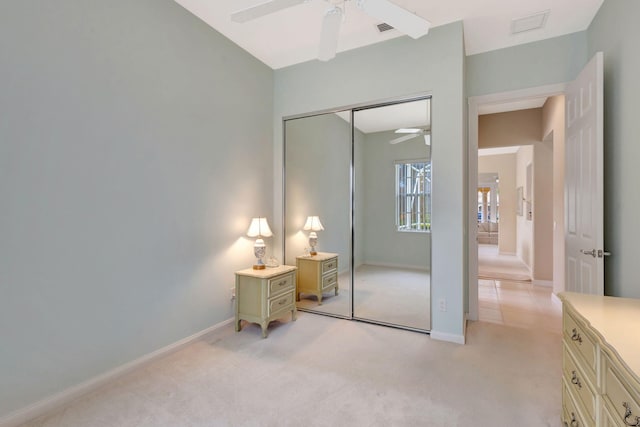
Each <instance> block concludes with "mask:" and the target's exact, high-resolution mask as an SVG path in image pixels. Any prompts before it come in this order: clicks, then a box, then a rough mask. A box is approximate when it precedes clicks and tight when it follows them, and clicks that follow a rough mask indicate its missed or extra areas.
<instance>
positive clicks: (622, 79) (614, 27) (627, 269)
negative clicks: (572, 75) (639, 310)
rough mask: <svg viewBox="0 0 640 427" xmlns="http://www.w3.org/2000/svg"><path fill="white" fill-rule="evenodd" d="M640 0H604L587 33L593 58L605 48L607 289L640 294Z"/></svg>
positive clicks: (612, 292) (625, 294)
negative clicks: (639, 141) (639, 223)
mask: <svg viewBox="0 0 640 427" xmlns="http://www.w3.org/2000/svg"><path fill="white" fill-rule="evenodd" d="M638 16H640V3H639V2H636V1H625V0H606V1H605V2H604V3H603V4H602V7H601V8H600V11H599V12H598V14H597V15H596V17H595V19H594V20H593V22H592V23H591V26H590V27H589V29H588V31H587V34H588V40H589V57H591V56H593V55H594V54H595V53H596V52H598V51H603V52H604V67H605V72H604V79H605V84H604V144H605V146H604V159H605V162H604V174H605V181H604V202H605V211H604V217H605V229H604V240H605V242H604V243H605V248H606V249H607V250H608V251H611V252H612V254H613V255H612V256H611V257H609V258H607V259H606V261H605V293H606V294H607V295H614V296H623V297H635V298H640V282H639V281H638V261H637V259H638V255H637V246H638V240H639V239H640V231H639V230H640V228H639V227H638V226H637V224H638V211H639V210H640V193H639V192H638V188H637V187H638V185H637V183H638V182H639V181H640V168H638V160H639V159H640V144H638V135H640V121H639V120H638V117H637V115H638V114H637V111H638V108H637V103H638V93H640V80H639V78H638V76H640V55H638V40H640V26H638V22H637V18H638Z"/></svg>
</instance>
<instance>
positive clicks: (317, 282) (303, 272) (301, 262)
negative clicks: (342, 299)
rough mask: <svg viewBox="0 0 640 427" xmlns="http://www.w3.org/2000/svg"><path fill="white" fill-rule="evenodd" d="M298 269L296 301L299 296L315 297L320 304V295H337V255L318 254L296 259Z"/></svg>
mask: <svg viewBox="0 0 640 427" xmlns="http://www.w3.org/2000/svg"><path fill="white" fill-rule="evenodd" d="M296 266H297V267H298V284H297V287H298V289H297V291H296V292H297V294H296V295H297V298H296V299H297V300H298V301H300V294H310V295H315V296H316V297H317V298H318V304H322V293H323V292H330V291H334V293H335V295H338V254H332V253H327V252H318V254H317V255H313V256H299V257H296Z"/></svg>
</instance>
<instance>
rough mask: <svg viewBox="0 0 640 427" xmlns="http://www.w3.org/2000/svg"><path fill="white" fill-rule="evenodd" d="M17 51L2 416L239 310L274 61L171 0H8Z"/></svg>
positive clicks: (6, 40) (6, 104)
mask: <svg viewBox="0 0 640 427" xmlns="http://www.w3.org/2000/svg"><path fill="white" fill-rule="evenodd" d="M0 52H1V54H0V94H1V95H0V200H1V202H0V236H1V237H0V295H1V296H0V339H1V342H2V343H1V345H0V378H1V380H0V418H1V417H2V416H3V415H6V414H8V413H10V412H12V411H14V410H17V409H19V408H22V407H24V406H26V405H28V404H31V403H33V402H35V401H38V400H40V399H42V398H44V397H46V396H50V395H52V394H54V393H57V392H60V391H61V390H64V389H66V388H68V387H70V386H72V385H75V384H78V383H80V382H82V381H85V380H88V379H90V378H92V377H94V376H96V375H98V374H100V373H103V372H105V371H108V370H110V369H112V368H114V367H116V366H119V365H121V364H123V363H126V362H129V361H131V360H133V359H135V358H137V357H140V356H142V355H145V354H148V353H150V352H152V351H154V350H156V349H159V348H161V347H163V346H166V345H168V344H170V343H173V342H176V341H177V340H180V339H182V338H185V337H188V336H190V335H192V334H194V333H196V332H198V331H201V330H203V329H205V328H207V327H209V326H211V325H214V324H216V323H218V322H221V321H223V320H226V319H228V318H230V317H231V316H232V313H233V312H232V305H231V302H230V300H229V288H230V287H231V286H232V285H233V283H234V282H233V281H234V275H233V272H234V270H236V269H240V268H244V267H246V266H248V265H251V263H252V262H253V259H254V258H253V255H252V249H251V247H252V244H253V243H252V241H251V240H250V239H248V238H246V237H243V235H244V233H245V232H246V229H247V227H248V225H249V220H250V217H251V216H256V215H259V214H267V215H269V213H270V212H272V208H273V198H272V190H273V189H272V184H271V182H272V175H273V170H272V164H271V161H270V159H271V158H272V157H273V151H272V132H273V128H272V126H273V121H272V120H273V116H272V103H273V93H272V90H273V72H272V71H271V70H270V69H268V68H267V67H266V66H264V65H263V64H262V63H260V62H259V61H257V60H256V59H254V58H253V57H251V56H250V55H248V54H247V53H245V52H244V51H242V50H240V49H239V48H238V47H237V46H236V45H234V44H232V43H231V42H229V41H228V40H227V39H225V38H223V37H222V36H220V35H219V34H218V33H216V32H215V31H213V30H212V29H211V28H209V27H207V26H206V25H205V24H203V23H202V22H200V21H199V20H198V19H196V18H195V17H193V16H192V15H191V14H190V13H188V12H187V11H185V10H184V9H182V8H181V7H180V6H178V5H177V4H176V3H174V2H173V1H169V0H141V1H134V2H131V1H124V0H112V1H108V2H103V1H96V0H89V1H81V0H55V1H46V2H42V1H26V0H25V1H3V2H0ZM266 159H269V160H268V161H265V160H266ZM267 244H270V242H269V241H267Z"/></svg>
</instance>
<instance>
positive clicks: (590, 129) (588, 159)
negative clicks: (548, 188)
mask: <svg viewBox="0 0 640 427" xmlns="http://www.w3.org/2000/svg"><path fill="white" fill-rule="evenodd" d="M603 74H604V66H603V54H602V52H598V53H596V55H595V56H594V57H593V58H592V59H591V61H590V62H589V63H588V64H587V65H586V66H585V68H584V69H583V70H582V72H581V73H580V75H579V76H578V78H577V79H576V80H574V81H573V82H572V83H570V84H569V86H568V88H567V92H566V103H567V108H566V127H567V129H566V144H565V147H566V148H565V149H566V153H565V212H566V224H565V246H566V250H565V266H566V269H565V271H566V273H565V274H566V281H565V284H566V290H567V291H571V292H580V293H587V294H594V295H603V294H604V255H605V254H606V253H605V252H604V250H603V249H604V248H603V243H604V237H603Z"/></svg>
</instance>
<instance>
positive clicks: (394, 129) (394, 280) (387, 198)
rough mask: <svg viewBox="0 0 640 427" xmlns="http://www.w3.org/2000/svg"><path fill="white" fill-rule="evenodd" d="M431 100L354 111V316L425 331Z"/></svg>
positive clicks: (427, 325)
mask: <svg viewBox="0 0 640 427" xmlns="http://www.w3.org/2000/svg"><path fill="white" fill-rule="evenodd" d="M430 103H431V100H430V99H428V98H427V99H420V100H415V101H412V102H404V103H396V104H389V105H382V106H374V107H366V108H361V109H356V110H354V113H353V126H354V148H355V150H354V153H355V155H354V171H355V180H354V182H355V187H354V202H355V203H354V224H355V230H354V255H355V256H354V274H353V276H354V279H353V283H354V285H353V288H354V296H353V301H354V312H353V314H354V317H355V318H360V319H366V320H371V321H375V322H380V323H385V324H389V325H394V326H402V327H406V328H411V329H419V330H429V329H430V326H431V325H430V319H431V316H430V305H431V301H430V293H431V292H430V284H431V274H430V273H431V115H430V110H431V108H430V107H431V105H430Z"/></svg>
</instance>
